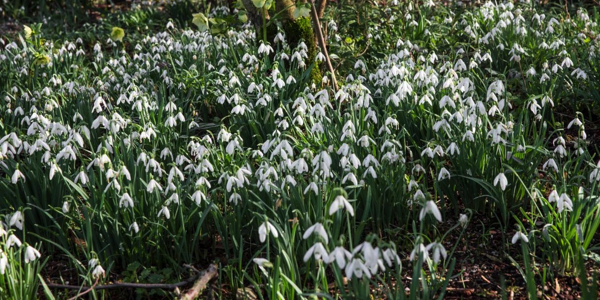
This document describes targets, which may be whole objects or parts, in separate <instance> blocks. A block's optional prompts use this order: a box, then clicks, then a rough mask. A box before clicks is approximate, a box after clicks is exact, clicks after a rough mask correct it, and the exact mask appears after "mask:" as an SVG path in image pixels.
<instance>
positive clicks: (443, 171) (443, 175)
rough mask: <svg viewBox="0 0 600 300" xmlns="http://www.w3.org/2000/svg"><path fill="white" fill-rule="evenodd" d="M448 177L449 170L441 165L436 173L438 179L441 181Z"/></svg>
mask: <svg viewBox="0 0 600 300" xmlns="http://www.w3.org/2000/svg"><path fill="white" fill-rule="evenodd" d="M448 178H450V172H448V170H446V168H444V167H442V168H441V169H440V173H439V174H438V181H442V180H444V179H448Z"/></svg>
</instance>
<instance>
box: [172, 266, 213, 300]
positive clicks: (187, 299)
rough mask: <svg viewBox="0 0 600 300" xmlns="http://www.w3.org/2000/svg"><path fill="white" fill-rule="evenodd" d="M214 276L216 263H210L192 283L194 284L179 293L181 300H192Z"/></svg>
mask: <svg viewBox="0 0 600 300" xmlns="http://www.w3.org/2000/svg"><path fill="white" fill-rule="evenodd" d="M215 276H217V265H215V264H212V265H210V267H208V269H207V270H206V272H204V274H203V275H202V277H200V279H198V281H196V283H194V286H193V287H192V288H191V289H190V290H189V291H188V292H187V293H185V294H183V295H181V298H180V299H181V300H193V299H196V298H197V297H198V296H199V295H200V294H202V291H204V289H206V285H207V284H208V282H209V281H211V280H212V279H213V278H214V277H215Z"/></svg>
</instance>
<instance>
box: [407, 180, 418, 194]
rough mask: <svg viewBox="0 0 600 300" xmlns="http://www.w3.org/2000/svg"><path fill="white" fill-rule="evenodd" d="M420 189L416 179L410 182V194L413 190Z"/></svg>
mask: <svg viewBox="0 0 600 300" xmlns="http://www.w3.org/2000/svg"><path fill="white" fill-rule="evenodd" d="M418 188H419V184H418V183H417V182H416V181H415V180H414V179H412V178H411V179H410V181H409V182H408V188H407V190H408V191H409V192H410V191H412V190H413V189H418Z"/></svg>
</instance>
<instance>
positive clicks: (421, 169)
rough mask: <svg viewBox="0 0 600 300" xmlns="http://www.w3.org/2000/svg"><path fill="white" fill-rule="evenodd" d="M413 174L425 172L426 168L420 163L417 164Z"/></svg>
mask: <svg viewBox="0 0 600 300" xmlns="http://www.w3.org/2000/svg"><path fill="white" fill-rule="evenodd" d="M411 172H412V173H413V174H415V175H416V174H420V173H425V168H423V166H421V165H420V164H416V165H415V166H414V167H413V168H412V171H411Z"/></svg>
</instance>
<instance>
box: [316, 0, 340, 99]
mask: <svg viewBox="0 0 600 300" xmlns="http://www.w3.org/2000/svg"><path fill="white" fill-rule="evenodd" d="M310 2H311V5H310V12H311V17H312V19H313V22H314V25H316V26H314V27H316V28H315V31H316V32H317V40H318V42H319V45H320V47H321V51H323V55H324V56H325V64H326V65H327V68H328V69H329V72H330V73H331V81H332V82H333V89H334V91H336V92H337V89H338V84H337V80H336V78H335V70H333V66H332V65H331V59H330V58H329V54H328V53H327V46H326V44H325V38H323V30H322V29H321V22H320V21H319V13H317V9H316V8H315V0H310Z"/></svg>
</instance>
